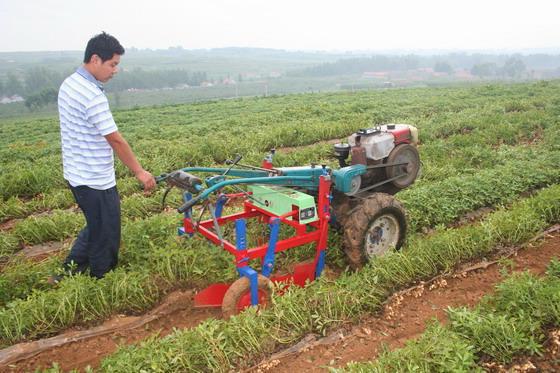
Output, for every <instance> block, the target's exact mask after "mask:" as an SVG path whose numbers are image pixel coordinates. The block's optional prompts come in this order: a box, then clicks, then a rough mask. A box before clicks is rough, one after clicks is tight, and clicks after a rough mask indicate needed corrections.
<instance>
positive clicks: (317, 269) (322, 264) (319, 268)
mask: <svg viewBox="0 0 560 373" xmlns="http://www.w3.org/2000/svg"><path fill="white" fill-rule="evenodd" d="M324 268H325V250H323V251H321V253H319V260H318V261H317V267H315V278H317V277H319V276H321V273H323V269H324Z"/></svg>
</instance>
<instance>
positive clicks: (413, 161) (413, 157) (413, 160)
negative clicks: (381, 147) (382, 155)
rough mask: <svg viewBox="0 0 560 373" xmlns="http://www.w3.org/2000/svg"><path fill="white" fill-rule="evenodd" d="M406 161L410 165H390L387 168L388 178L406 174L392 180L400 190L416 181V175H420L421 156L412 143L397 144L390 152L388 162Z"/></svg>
mask: <svg viewBox="0 0 560 373" xmlns="http://www.w3.org/2000/svg"><path fill="white" fill-rule="evenodd" d="M405 162H406V163H408V165H406V166H405V165H402V166H389V167H387V168H386V170H385V172H386V175H387V179H391V178H393V177H396V176H401V175H406V176H401V177H399V178H397V179H395V180H393V181H391V184H392V185H393V186H394V187H395V188H397V189H399V190H400V189H404V188H406V187H408V186H409V185H411V184H412V183H414V180H416V177H417V176H418V171H420V156H419V155H418V150H417V149H416V147H415V146H413V145H410V144H400V145H397V146H396V147H395V148H394V149H393V150H391V153H389V156H388V157H387V163H405Z"/></svg>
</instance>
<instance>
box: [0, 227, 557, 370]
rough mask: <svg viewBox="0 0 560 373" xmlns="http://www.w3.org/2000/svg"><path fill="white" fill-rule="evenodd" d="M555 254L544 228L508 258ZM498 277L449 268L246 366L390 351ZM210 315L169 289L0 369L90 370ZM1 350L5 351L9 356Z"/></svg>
mask: <svg viewBox="0 0 560 373" xmlns="http://www.w3.org/2000/svg"><path fill="white" fill-rule="evenodd" d="M559 256H560V233H558V231H556V232H555V233H553V234H547V235H546V237H545V239H544V240H540V241H538V242H533V243H530V244H528V245H526V247H525V248H522V249H519V250H518V251H514V252H513V253H512V255H511V257H510V259H511V261H512V262H513V263H514V270H515V271H524V270H530V271H532V272H534V273H536V274H539V275H540V274H542V273H544V271H545V269H546V266H547V264H548V263H549V262H550V260H551V259H552V258H553V257H559ZM502 280H503V278H502V275H501V274H500V267H499V265H497V264H496V262H487V261H484V262H480V263H474V264H472V263H471V264H469V265H466V266H464V267H463V268H462V270H460V271H458V272H456V273H455V274H452V275H449V276H444V277H438V278H436V279H435V280H434V281H431V282H428V283H421V284H419V285H418V286H415V287H413V288H411V289H408V290H406V291H402V292H399V293H396V294H394V295H393V296H392V297H391V298H390V299H389V300H388V302H387V304H386V305H385V308H384V310H383V311H382V312H381V313H380V315H376V316H370V317H367V318H365V319H364V320H362V322H361V323H360V324H359V325H355V326H353V327H352V328H346V329H341V330H339V331H336V332H334V333H332V334H331V335H329V336H328V337H326V338H318V337H317V336H314V335H310V336H308V337H306V338H304V340H303V341H302V342H301V343H299V344H298V345H296V346H293V347H291V348H290V349H287V350H285V351H280V352H279V353H276V354H274V355H272V356H270V357H269V358H267V359H266V360H265V361H263V362H262V363H261V364H259V365H258V366H255V367H253V368H251V369H249V370H248V371H254V372H257V371H267V370H270V371H273V372H290V373H292V372H304V371H305V372H307V371H312V372H313V371H316V372H319V371H327V368H328V367H342V366H345V365H346V364H347V363H348V362H350V361H369V360H372V359H375V357H376V356H377V355H378V354H379V352H380V351H381V350H382V348H383V346H384V345H385V346H387V347H388V348H390V349H393V348H398V347H402V346H404V343H405V342H406V341H407V340H409V339H412V338H417V337H418V336H419V335H420V334H421V333H423V332H424V330H425V326H426V323H427V322H429V321H430V320H432V319H434V318H435V319H438V320H440V321H442V322H444V323H445V322H446V314H445V309H446V308H447V307H457V306H462V305H465V306H473V305H475V304H476V303H477V302H478V301H479V300H480V298H481V297H482V296H484V295H486V294H490V293H492V291H493V289H494V286H495V285H496V284H497V283H499V282H500V281H502ZM210 317H213V318H220V317H221V310H220V309H195V308H193V303H192V292H190V291H176V292H173V293H171V294H169V295H168V296H167V297H166V298H165V299H164V300H163V301H162V303H161V304H160V305H159V306H158V307H156V308H154V309H153V310H152V311H150V312H149V313H147V314H146V315H143V316H117V317H115V318H113V319H111V320H109V321H107V322H105V323H103V325H101V326H99V327H96V328H93V329H89V330H81V329H80V328H72V329H70V330H68V331H66V332H64V333H61V335H59V336H56V337H53V338H51V339H49V340H41V341H35V342H29V343H22V344H19V345H16V346H12V347H10V348H8V349H5V350H2V351H0V371H10V372H26V371H34V370H35V369H39V368H47V367H50V366H51V365H52V363H53V362H57V363H58V364H59V365H60V367H61V368H62V369H63V370H70V369H79V370H81V371H83V369H84V368H85V367H87V366H91V367H94V368H95V367H98V366H99V364H100V362H101V360H102V359H103V358H104V357H105V356H107V355H109V354H111V353H113V352H114V351H115V350H116V349H117V347H118V346H119V345H124V344H131V343H136V342H138V341H141V340H143V339H146V338H148V337H150V336H153V335H154V334H157V335H159V336H164V335H167V334H169V333H171V332H172V331H173V329H175V328H176V329H184V328H191V327H194V326H196V325H198V324H199V323H200V322H202V321H203V320H205V319H207V318H210ZM551 333H552V332H551ZM554 335H555V334H551V342H550V345H551V348H550V351H549V353H548V355H545V357H543V358H541V360H540V362H539V361H538V359H534V360H532V364H533V365H535V366H536V367H537V369H544V370H545V371H548V370H550V369H552V370H556V369H557V370H560V365H559V363H558V361H559V360H558V356H557V355H551V354H552V353H553V352H554V351H553V349H554V346H556V344H555V343H553V342H554V337H553V336H554ZM50 345H52V346H54V347H49V346H50ZM10 349H11V350H10ZM557 349H558V348H556V350H557ZM10 353H11V354H12V355H9V354H10ZM555 354H557V351H556V352H555ZM7 356H8V357H10V356H11V357H10V358H9V359H8V358H6V357H7ZM555 361H556V363H555ZM539 364H540V365H539ZM551 364H552V365H551ZM554 364H556V365H554ZM487 369H489V370H494V369H497V370H496V371H500V370H499V369H500V367H499V366H488V367H487Z"/></svg>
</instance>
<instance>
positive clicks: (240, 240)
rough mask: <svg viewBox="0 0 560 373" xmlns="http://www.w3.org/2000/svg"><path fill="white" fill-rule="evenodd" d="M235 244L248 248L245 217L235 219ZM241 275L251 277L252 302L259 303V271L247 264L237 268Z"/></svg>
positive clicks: (238, 248)
mask: <svg viewBox="0 0 560 373" xmlns="http://www.w3.org/2000/svg"><path fill="white" fill-rule="evenodd" d="M235 246H236V247H237V250H240V251H242V250H247V221H246V220H245V219H237V220H236V221H235ZM237 272H238V273H239V275H240V276H245V277H247V278H248V279H249V286H250V289H251V304H252V305H253V306H256V305H258V304H259V281H258V273H257V271H255V270H254V269H253V268H251V267H249V266H248V265H245V266H243V267H239V268H237Z"/></svg>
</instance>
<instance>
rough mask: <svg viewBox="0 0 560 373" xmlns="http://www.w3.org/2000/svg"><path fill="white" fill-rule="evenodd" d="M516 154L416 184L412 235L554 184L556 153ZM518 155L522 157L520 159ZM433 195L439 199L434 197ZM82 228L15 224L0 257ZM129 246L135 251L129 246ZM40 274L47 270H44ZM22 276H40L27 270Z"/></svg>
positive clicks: (154, 204) (155, 200)
mask: <svg viewBox="0 0 560 373" xmlns="http://www.w3.org/2000/svg"><path fill="white" fill-rule="evenodd" d="M519 150H520V149H518V152H517V155H518V157H517V158H519V159H514V157H510V158H512V159H510V161H509V163H506V164H505V165H502V166H498V167H496V168H495V169H487V170H483V171H480V172H479V173H477V174H470V175H466V176H457V177H454V178H450V179H447V180H444V181H442V182H430V183H423V182H421V183H419V184H418V185H416V186H415V187H413V188H412V189H411V190H408V191H403V192H401V193H400V194H399V198H400V199H401V200H403V201H404V202H405V205H406V207H407V211H408V213H409V222H410V226H411V228H412V229H411V230H412V231H414V230H417V229H421V228H427V227H433V226H435V225H437V224H447V223H450V222H452V221H454V220H455V219H457V218H458V217H460V216H461V215H462V214H464V213H465V212H467V211H471V210H472V209H476V208H478V207H482V206H489V205H490V206H495V205H497V204H503V203H508V202H511V201H512V200H513V199H514V198H516V196H518V195H519V194H520V193H523V192H526V191H528V190H532V189H535V188H539V187H542V186H543V185H547V184H551V183H554V182H557V181H558V179H559V177H560V171H558V169H557V168H555V167H554V164H555V162H556V161H557V160H556V159H557V158H559V157H554V155H555V154H556V153H551V154H552V156H551V155H547V156H546V157H545V156H544V155H542V154H541V153H540V152H536V153H535V151H533V150H531V149H527V150H525V151H523V152H520V151H519ZM521 153H522V154H523V155H522V156H520V155H519V154H521ZM496 180H498V182H496ZM435 195H437V196H439V198H433V197H434V196H435ZM173 197H174V198H173ZM178 197H179V196H178V194H175V195H173V194H172V195H171V197H170V201H171V202H174V203H176V204H177V198H178ZM160 198H161V197H160V195H159V194H156V195H155V196H153V197H152V198H149V199H146V198H145V197H143V196H142V195H132V196H129V197H127V198H125V199H124V201H123V212H124V214H125V216H129V217H130V216H145V215H146V214H149V213H150V212H155V211H158V209H159V199H160ZM82 224H83V223H82V219H81V215H79V214H74V213H70V212H64V213H55V214H53V215H50V216H47V217H42V218H34V217H31V218H27V219H26V220H24V221H23V222H22V223H21V224H18V225H17V226H16V227H15V228H14V230H13V232H11V233H10V234H7V233H2V234H0V239H1V240H2V241H0V247H1V248H3V252H4V253H12V252H13V251H14V250H15V248H17V246H18V244H19V242H20V241H24V242H28V243H38V242H44V241H46V240H49V239H65V238H66V237H69V236H71V235H72V234H75V233H76V232H77V230H79V229H80V228H81V226H82ZM133 225H134V223H130V224H127V226H133ZM140 226H143V224H141V225H140ZM127 230H129V229H128V228H126V229H125V232H126V231H127ZM161 234H162V235H164V236H165V235H169V233H168V232H161ZM125 240H127V239H125ZM135 245H140V243H135ZM132 247H135V246H134V245H132ZM45 269H48V270H50V269H51V267H50V266H45ZM13 272H15V273H13ZM22 272H25V270H24V266H23V265H20V266H17V267H14V269H13V270H11V271H10V270H7V269H4V273H7V275H6V276H4V275H3V276H1V277H0V278H13V277H17V278H19V279H20V284H19V285H18V286H16V287H8V288H7V289H5V290H4V291H0V294H2V293H3V294H4V297H0V299H3V302H2V303H5V302H7V301H9V300H10V299H12V295H13V296H16V297H21V296H22V295H24V294H27V292H28V291H30V290H31V289H33V288H37V287H39V288H42V287H44V284H41V283H36V285H33V284H34V282H33V280H31V279H34V278H36V276H35V275H34V274H33V275H30V276H26V275H25V274H24V273H22ZM27 272H28V273H29V272H42V271H40V270H39V269H36V270H33V269H31V268H30V269H29V270H28V271H27ZM12 273H13V274H12ZM26 277H29V278H30V280H28V281H23V279H24V278H26ZM0 288H1V287H0ZM26 289H27V290H26Z"/></svg>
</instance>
